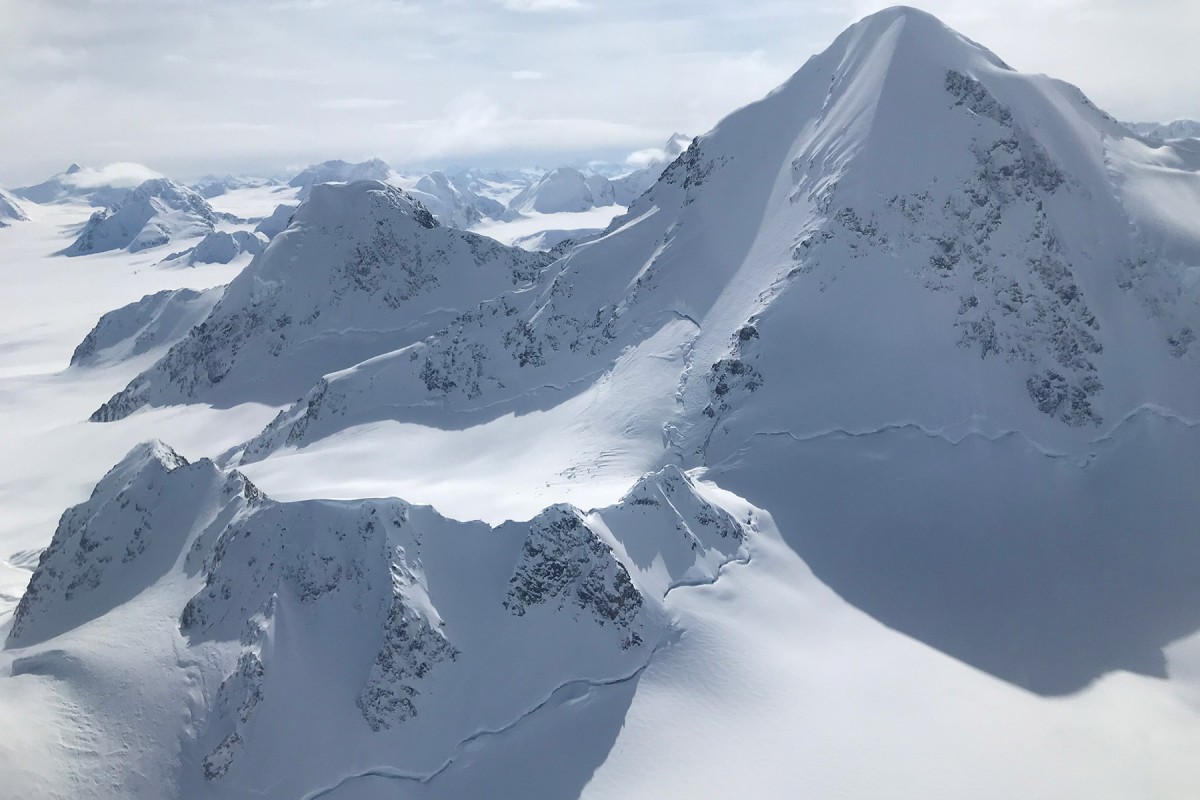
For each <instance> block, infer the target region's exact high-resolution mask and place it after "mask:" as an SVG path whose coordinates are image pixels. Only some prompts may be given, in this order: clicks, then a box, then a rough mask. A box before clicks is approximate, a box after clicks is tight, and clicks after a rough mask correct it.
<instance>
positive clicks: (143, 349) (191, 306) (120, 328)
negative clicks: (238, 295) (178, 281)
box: [71, 286, 225, 367]
mask: <svg viewBox="0 0 1200 800" xmlns="http://www.w3.org/2000/svg"><path fill="white" fill-rule="evenodd" d="M224 290H225V287H223V286H218V287H215V288H212V289H207V290H205V291H196V290H195V289H164V290H163V291H161V292H157V293H155V294H148V295H146V296H145V297H143V298H142V299H141V300H138V301H137V302H134V303H130V304H129V305H127V306H124V307H122V308H118V309H116V310H114V311H110V312H108V313H107V314H105V315H104V316H102V317H101V318H100V320H99V322H97V323H96V327H94V328H92V329H91V330H90V331H89V332H88V335H87V336H86V337H84V340H83V341H82V342H80V343H79V346H78V347H76V348H75V352H74V353H73V354H72V355H71V366H72V367H94V366H96V365H100V364H114V363H118V362H121V361H127V360H129V359H131V358H134V357H136V356H140V355H143V354H144V353H148V352H150V351H152V350H155V349H157V348H165V347H169V346H170V345H173V344H175V342H177V341H179V340H180V339H182V338H183V337H184V336H186V335H187V333H188V331H190V330H191V329H192V328H193V327H195V326H196V325H197V324H198V323H199V322H200V321H201V320H203V319H204V318H205V317H207V316H208V314H209V312H210V311H212V307H213V306H214V305H216V303H217V300H219V299H220V297H221V294H222V293H223V292H224Z"/></svg>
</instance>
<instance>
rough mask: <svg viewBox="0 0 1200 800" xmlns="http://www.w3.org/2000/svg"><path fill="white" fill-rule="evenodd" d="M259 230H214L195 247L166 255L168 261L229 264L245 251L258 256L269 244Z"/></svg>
mask: <svg viewBox="0 0 1200 800" xmlns="http://www.w3.org/2000/svg"><path fill="white" fill-rule="evenodd" d="M267 241H268V240H267V237H266V236H265V235H264V234H262V233H261V232H259V231H257V230H256V231H254V232H251V231H213V232H212V233H210V234H208V235H207V236H205V237H204V238H203V239H201V240H200V241H199V242H198V243H197V244H196V245H195V246H194V247H189V248H188V249H187V250H183V251H181V252H178V253H172V254H171V255H169V256H167V257H166V259H165V260H166V261H173V262H182V263H186V264H188V265H191V266H194V265H196V264H228V263H229V262H230V261H233V260H234V259H235V258H237V257H238V256H240V255H242V254H243V253H249V254H250V255H252V256H256V255H258V254H259V253H261V252H262V251H263V249H264V248H265V247H266V246H267Z"/></svg>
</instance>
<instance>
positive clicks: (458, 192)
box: [391, 170, 504, 229]
mask: <svg viewBox="0 0 1200 800" xmlns="http://www.w3.org/2000/svg"><path fill="white" fill-rule="evenodd" d="M391 182H392V183H394V184H395V185H397V186H400V187H401V188H402V189H404V190H405V191H407V192H408V193H409V194H410V195H412V196H413V197H414V198H415V199H417V200H419V201H420V202H421V204H422V205H423V206H425V208H427V209H429V212H430V213H431V214H433V216H434V217H436V218H437V221H438V222H440V223H442V224H443V225H448V226H450V227H452V228H463V229H466V228H469V227H470V226H472V225H474V224H476V223H478V222H479V221H480V220H482V219H484V218H487V217H499V216H500V215H501V213H503V211H504V207H503V206H502V205H500V203H498V202H497V201H495V200H493V199H491V198H488V197H481V196H479V195H477V194H475V193H474V192H472V191H471V190H470V188H469V187H468V186H466V185H465V184H464V183H463V182H461V181H459V182H455V181H453V180H451V179H450V178H448V177H447V176H446V174H445V173H443V172H439V171H436V170H435V171H434V172H430V173H429V174H427V175H422V176H421V177H420V178H417V179H415V180H395V179H393V180H392V181H391Z"/></svg>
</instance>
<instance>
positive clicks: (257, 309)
mask: <svg viewBox="0 0 1200 800" xmlns="http://www.w3.org/2000/svg"><path fill="white" fill-rule="evenodd" d="M548 261H549V259H548V258H547V257H546V256H544V255H541V254H534V253H526V252H525V251H523V250H520V249H517V248H509V247H505V246H503V245H501V244H498V243H497V242H494V241H492V240H490V239H487V238H485V237H482V236H477V235H475V234H472V233H466V232H464V231H459V230H455V229H453V228H447V227H444V226H441V225H439V224H438V222H437V221H436V220H435V219H434V218H433V217H432V215H431V214H430V213H429V212H428V211H427V210H426V209H425V208H424V207H423V206H422V205H421V204H420V203H418V202H416V201H415V200H413V199H412V198H411V197H410V196H409V195H407V194H405V193H404V192H403V191H401V190H400V189H396V188H394V187H392V186H389V185H387V184H381V183H378V182H375V181H359V182H355V183H350V184H319V185H317V186H314V187H313V190H312V193H311V194H310V195H309V198H308V199H307V200H306V201H305V202H304V203H303V204H302V205H301V206H300V207H299V208H298V209H297V210H296V212H295V214H294V215H293V216H292V223H291V225H290V227H289V228H288V229H287V230H285V231H284V232H283V233H281V234H279V235H277V236H276V237H275V238H274V239H272V240H271V244H270V245H269V246H268V248H267V249H266V250H265V251H264V252H263V254H262V255H261V256H260V257H258V258H257V259H256V260H255V261H254V262H253V263H252V264H251V265H250V266H249V267H248V268H247V269H246V271H245V272H243V273H242V274H241V275H239V276H238V278H237V279H235V280H234V281H233V282H232V283H231V284H230V285H229V288H228V290H227V291H226V292H225V295H224V296H223V297H222V298H221V301H220V302H219V303H218V304H217V306H216V308H215V309H213V312H212V314H211V315H210V316H209V317H208V318H207V319H206V320H204V322H203V323H201V324H200V325H199V326H198V327H197V328H196V329H195V330H194V331H192V333H191V334H190V335H189V336H188V337H187V338H186V339H184V340H183V341H182V342H180V343H179V344H178V345H177V346H176V347H174V348H172V349H171V351H170V352H169V353H168V354H167V355H166V356H165V357H164V358H163V360H162V361H160V362H159V363H158V364H156V365H155V366H153V367H152V368H151V369H150V370H148V371H147V372H146V373H144V374H142V375H140V376H138V377H137V378H135V379H134V380H133V381H132V382H131V383H130V385H129V387H128V388H126V389H125V390H124V391H122V392H120V393H119V394H118V395H116V396H115V397H113V398H112V400H110V401H109V402H108V403H106V404H105V405H104V406H103V407H102V408H101V409H99V410H98V411H97V412H96V414H95V415H94V417H93V419H96V420H112V419H119V418H122V417H124V416H127V415H128V414H129V413H131V412H133V411H134V410H136V409H138V408H140V407H142V406H144V405H147V404H149V405H164V404H168V403H177V402H196V401H201V400H203V401H206V402H226V403H228V402H243V401H246V400H260V401H264V402H281V401H286V400H288V398H294V397H295V396H296V395H297V394H298V393H300V392H302V391H303V390H304V389H305V388H306V387H307V386H309V385H311V383H312V382H313V381H315V380H317V379H318V378H320V376H321V375H323V374H325V373H327V372H330V371H333V370H337V369H341V368H344V367H348V366H352V365H353V364H355V363H357V362H358V361H361V360H363V359H366V358H369V357H371V356H374V355H377V354H379V353H381V352H386V351H388V350H391V349H392V348H394V347H396V346H398V345H403V344H406V343H411V342H414V341H419V340H421V339H422V338H424V337H425V336H428V335H429V334H431V333H433V332H434V331H435V330H437V329H439V328H440V327H442V326H443V325H445V324H446V323H447V322H448V321H450V320H452V319H454V318H455V317H456V316H457V315H459V314H461V313H462V312H464V311H466V310H468V309H470V308H471V307H473V306H474V305H476V304H478V303H479V302H480V301H482V300H484V299H487V298H489V297H492V296H495V295H496V294H498V293H500V292H502V291H504V290H505V289H509V288H517V289H520V288H522V287H526V288H527V287H528V286H529V285H530V283H531V282H532V281H534V280H536V279H537V277H538V276H539V274H540V272H541V270H542V268H543V267H544V266H545V265H546V264H547V263H548Z"/></svg>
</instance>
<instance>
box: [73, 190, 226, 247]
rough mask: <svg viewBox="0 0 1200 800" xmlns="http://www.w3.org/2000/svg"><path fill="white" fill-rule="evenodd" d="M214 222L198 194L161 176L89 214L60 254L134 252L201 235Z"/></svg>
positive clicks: (212, 214)
mask: <svg viewBox="0 0 1200 800" xmlns="http://www.w3.org/2000/svg"><path fill="white" fill-rule="evenodd" d="M216 223H217V216H216V213H215V212H214V211H213V209H212V207H211V206H210V205H209V204H208V202H207V201H205V199H204V198H203V197H201V196H200V195H198V194H196V193H195V192H193V191H192V190H191V189H188V188H187V187H186V186H180V185H179V184H177V183H174V182H172V181H169V180H166V179H165V178H153V179H151V180H148V181H146V182H145V183H142V184H140V185H139V186H138V187H137V188H135V189H130V190H129V191H128V192H127V193H126V194H125V195H124V196H122V197H121V199H120V200H118V201H117V202H116V203H114V204H113V205H110V206H109V207H108V208H105V209H103V210H101V211H97V212H95V213H94V214H92V216H91V217H90V218H89V219H88V221H87V223H86V224H85V225H84V226H83V228H82V230H80V232H79V236H78V238H76V239H75V241H74V242H73V243H72V244H71V246H70V247H68V248H66V249H65V250H63V254H64V255H68V256H86V255H92V254H94V253H103V252H105V251H107V250H128V251H129V252H131V253H136V252H139V251H141V250H148V249H150V248H153V247H161V246H163V245H165V244H168V243H170V242H172V241H177V240H179V239H188V238H195V237H198V236H205V235H207V234H209V233H212V232H213V230H214V228H215V226H216Z"/></svg>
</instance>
